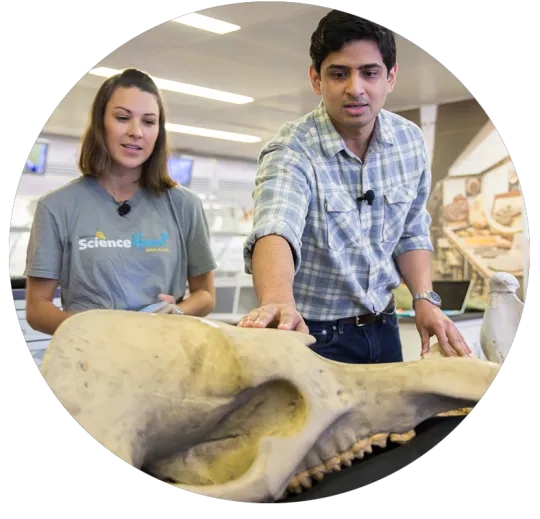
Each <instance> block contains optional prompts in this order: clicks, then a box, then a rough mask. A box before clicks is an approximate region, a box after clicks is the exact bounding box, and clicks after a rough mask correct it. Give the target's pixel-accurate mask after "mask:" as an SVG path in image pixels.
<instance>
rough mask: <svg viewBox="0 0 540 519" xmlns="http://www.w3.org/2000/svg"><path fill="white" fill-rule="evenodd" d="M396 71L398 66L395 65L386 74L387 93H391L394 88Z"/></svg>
mask: <svg viewBox="0 0 540 519" xmlns="http://www.w3.org/2000/svg"><path fill="white" fill-rule="evenodd" d="M397 71H398V64H397V63H396V64H395V65H394V66H393V67H392V68H391V69H390V72H389V73H388V93H390V92H392V90H394V86H395V84H396V76H397Z"/></svg>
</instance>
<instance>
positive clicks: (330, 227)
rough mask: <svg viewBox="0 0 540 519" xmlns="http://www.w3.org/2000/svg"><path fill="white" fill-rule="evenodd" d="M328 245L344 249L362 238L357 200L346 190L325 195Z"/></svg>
mask: <svg viewBox="0 0 540 519" xmlns="http://www.w3.org/2000/svg"><path fill="white" fill-rule="evenodd" d="M325 218H326V231H327V240H328V246H329V247H330V249H332V250H336V251H339V250H343V249H346V248H350V247H354V246H356V245H358V243H359V242H360V239H361V229H360V215H359V214H358V207H357V205H356V201H355V200H354V199H353V198H352V197H351V195H349V194H348V193H346V192H334V193H328V194H326V195H325Z"/></svg>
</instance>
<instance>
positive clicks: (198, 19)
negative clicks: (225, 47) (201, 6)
mask: <svg viewBox="0 0 540 519" xmlns="http://www.w3.org/2000/svg"><path fill="white" fill-rule="evenodd" d="M172 21H173V22H176V23H181V24H183V25H189V26H190V27H195V28H196V29H202V30H203V31H209V32H214V33H216V34H228V33H230V32H234V31H238V30H239V29H240V26H239V25H234V24H233V23H228V22H223V21H221V20H217V19H216V18H210V17H209V16H204V15H202V14H198V13H191V14H187V15H186V16H181V17H180V18H175V19H174V20H172Z"/></svg>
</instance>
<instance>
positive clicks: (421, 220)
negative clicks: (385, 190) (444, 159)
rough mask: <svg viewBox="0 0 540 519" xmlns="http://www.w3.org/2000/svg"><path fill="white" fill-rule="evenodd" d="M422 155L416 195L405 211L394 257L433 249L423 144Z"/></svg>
mask: <svg viewBox="0 0 540 519" xmlns="http://www.w3.org/2000/svg"><path fill="white" fill-rule="evenodd" d="M422 155H423V159H424V169H423V171H422V175H421V176H420V181H419V184H418V190H417V196H416V198H415V199H414V200H413V202H412V204H411V208H410V209H409V212H408V213H407V217H406V219H405V227H404V229H403V233H402V235H401V238H400V239H399V241H398V243H397V246H396V248H395V249H394V253H393V257H394V258H397V257H398V256H399V255H400V254H403V253H404V252H407V251H410V250H429V251H432V250H433V244H432V243H431V236H430V226H431V216H430V214H429V212H428V210H427V200H428V197H429V193H430V190H431V171H430V169H429V162H428V159H427V153H426V150H425V146H423V153H422Z"/></svg>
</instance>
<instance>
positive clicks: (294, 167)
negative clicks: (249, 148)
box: [244, 145, 311, 274]
mask: <svg viewBox="0 0 540 519" xmlns="http://www.w3.org/2000/svg"><path fill="white" fill-rule="evenodd" d="M310 168H311V165H310V163H309V161H308V160H307V159H306V158H305V157H303V156H302V155H301V154H300V153H298V152H296V151H294V150H292V149H290V148H288V147H287V146H283V145H273V146H271V147H269V148H268V149H266V150H264V151H263V152H262V153H261V156H260V158H259V165H258V169H257V175H256V177H255V189H254V192H253V228H252V230H251V233H250V234H249V236H248V237H247V239H246V241H245V242H244V270H245V272H246V273H247V274H252V253H253V247H254V246H255V243H256V242H257V240H259V239H260V238H262V237H264V236H268V235H271V234H274V235H278V236H281V237H282V238H284V239H285V240H287V242H288V243H289V245H290V246H291V248H292V250H293V253H294V262H295V265H294V267H295V273H296V272H298V269H299V268H300V263H301V261H302V255H301V249H302V233H303V232H304V227H305V225H306V214H307V211H308V206H309V202H310V197H311V190H310V187H309V182H308V171H309V170H310Z"/></svg>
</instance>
